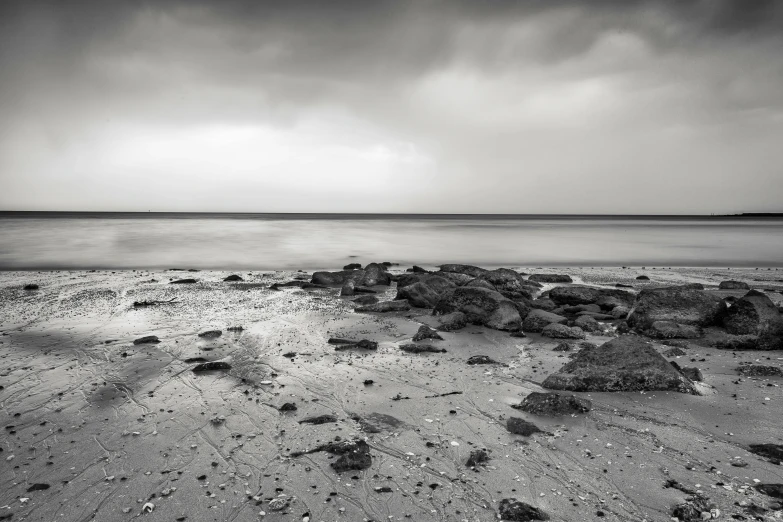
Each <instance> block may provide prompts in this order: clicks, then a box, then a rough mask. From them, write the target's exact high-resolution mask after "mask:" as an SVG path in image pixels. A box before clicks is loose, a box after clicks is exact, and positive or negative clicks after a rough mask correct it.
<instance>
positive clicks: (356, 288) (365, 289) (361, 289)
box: [353, 285, 378, 294]
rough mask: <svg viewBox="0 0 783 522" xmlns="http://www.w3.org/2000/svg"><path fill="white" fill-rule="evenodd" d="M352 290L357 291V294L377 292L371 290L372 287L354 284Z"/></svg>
mask: <svg viewBox="0 0 783 522" xmlns="http://www.w3.org/2000/svg"><path fill="white" fill-rule="evenodd" d="M353 291H354V293H357V294H377V293H378V292H376V291H375V290H373V289H372V288H368V287H366V286H355V285H354V287H353Z"/></svg>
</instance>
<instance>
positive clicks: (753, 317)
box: [723, 290, 783, 350]
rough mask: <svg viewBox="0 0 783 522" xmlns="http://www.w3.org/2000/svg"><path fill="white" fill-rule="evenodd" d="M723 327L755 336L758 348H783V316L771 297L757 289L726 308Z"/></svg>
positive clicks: (733, 332)
mask: <svg viewBox="0 0 783 522" xmlns="http://www.w3.org/2000/svg"><path fill="white" fill-rule="evenodd" d="M723 327H724V328H725V329H726V331H727V332H728V333H730V334H733V335H752V336H755V337H756V338H757V342H756V349H758V350H782V349H783V316H781V314H780V311H779V310H778V309H777V307H776V306H775V304H774V303H773V302H772V300H770V298H769V297H767V296H766V295H764V294H763V293H761V292H758V291H756V290H751V291H750V292H748V293H747V294H745V295H744V296H743V297H742V298H741V299H738V300H737V301H735V302H734V304H733V305H732V306H730V307H729V308H728V310H726V314H725V317H724V318H723Z"/></svg>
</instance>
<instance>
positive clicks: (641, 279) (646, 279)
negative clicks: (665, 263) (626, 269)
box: [636, 275, 650, 281]
mask: <svg viewBox="0 0 783 522" xmlns="http://www.w3.org/2000/svg"><path fill="white" fill-rule="evenodd" d="M636 279H637V280H638V281H649V280H650V278H649V277H647V276H646V275H640V276H636Z"/></svg>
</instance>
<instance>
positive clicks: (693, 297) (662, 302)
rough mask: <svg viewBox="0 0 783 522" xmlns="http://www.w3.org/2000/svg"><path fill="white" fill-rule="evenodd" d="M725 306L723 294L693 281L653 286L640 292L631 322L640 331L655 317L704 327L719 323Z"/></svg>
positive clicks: (651, 322) (648, 326) (629, 320)
mask: <svg viewBox="0 0 783 522" xmlns="http://www.w3.org/2000/svg"><path fill="white" fill-rule="evenodd" d="M725 310H726V306H725V305H724V304H723V301H722V300H721V299H720V297H718V296H717V295H714V294H711V293H709V292H704V291H703V290H698V289H696V288H693V287H692V286H691V285H685V286H672V287H666V288H650V289H645V290H642V291H641V292H639V295H638V296H637V298H636V302H635V303H634V306H633V309H632V310H631V313H630V314H629V315H628V324H629V326H631V327H632V328H634V329H635V330H637V331H640V332H645V331H646V330H648V329H650V328H651V327H652V325H653V323H655V322H656V321H669V322H671V323H675V324H678V325H693V326H699V327H705V326H711V325H714V324H717V323H718V322H719V320H720V319H721V318H722V316H723V314H724V313H725Z"/></svg>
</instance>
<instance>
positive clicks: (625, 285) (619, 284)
mask: <svg viewBox="0 0 783 522" xmlns="http://www.w3.org/2000/svg"><path fill="white" fill-rule="evenodd" d="M614 286H615V287H616V288H633V285H627V284H625V283H615V284H614Z"/></svg>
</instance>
